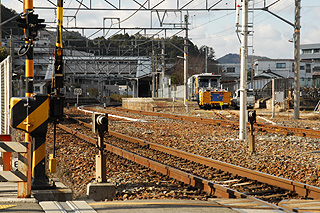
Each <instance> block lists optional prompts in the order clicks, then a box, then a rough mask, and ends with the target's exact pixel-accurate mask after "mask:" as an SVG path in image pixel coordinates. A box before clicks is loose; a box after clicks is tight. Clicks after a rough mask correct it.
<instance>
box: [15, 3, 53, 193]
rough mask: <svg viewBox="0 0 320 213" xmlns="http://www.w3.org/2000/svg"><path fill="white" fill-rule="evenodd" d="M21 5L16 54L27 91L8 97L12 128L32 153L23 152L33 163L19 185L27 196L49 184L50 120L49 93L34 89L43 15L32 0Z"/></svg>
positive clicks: (43, 26) (47, 186) (43, 25)
mask: <svg viewBox="0 0 320 213" xmlns="http://www.w3.org/2000/svg"><path fill="white" fill-rule="evenodd" d="M23 6H24V8H23V15H21V16H20V17H19V18H18V19H17V23H18V26H19V27H21V28H24V32H25V37H24V41H25V45H24V46H22V47H21V48H20V49H19V51H18V55H19V56H26V61H25V78H26V93H25V98H12V99H11V105H10V107H11V108H10V116H11V117H10V119H11V121H10V122H11V126H12V127H13V128H17V129H21V130H23V131H25V132H26V133H25V141H26V142H28V144H29V145H28V146H29V149H28V150H32V152H33V153H32V161H31V153H27V154H26V158H27V160H28V162H29V165H32V171H31V169H29V170H28V175H27V177H28V180H27V186H19V188H20V187H24V188H25V189H26V191H27V194H28V197H30V196H31V188H32V189H45V188H51V187H52V185H50V184H49V181H48V178H47V177H46V175H45V156H46V146H45V140H46V133H47V125H48V121H49V103H50V99H49V97H48V96H38V95H35V94H34V93H33V78H34V61H33V43H34V41H35V40H37V36H38V31H39V30H41V29H43V28H45V26H46V25H45V24H43V22H44V19H39V17H38V15H37V14H35V13H34V11H33V1H32V0H24V4H23ZM31 146H32V149H31ZM31 162H32V163H31ZM31 174H32V175H31ZM31 177H32V181H31ZM30 183H31V184H30Z"/></svg>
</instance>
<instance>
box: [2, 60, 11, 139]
mask: <svg viewBox="0 0 320 213" xmlns="http://www.w3.org/2000/svg"><path fill="white" fill-rule="evenodd" d="M0 76H1V77H0V78H1V80H0V88H1V94H0V134H1V135H3V134H10V127H9V104H10V98H11V96H12V59H11V56H8V57H7V58H6V59H5V60H3V61H2V62H1V63H0Z"/></svg>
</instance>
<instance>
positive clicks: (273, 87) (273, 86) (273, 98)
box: [271, 78, 276, 118]
mask: <svg viewBox="0 0 320 213" xmlns="http://www.w3.org/2000/svg"><path fill="white" fill-rule="evenodd" d="M274 92H275V83H274V78H273V79H272V116H271V118H274V110H275V109H274V104H275V99H276V98H275V94H274Z"/></svg>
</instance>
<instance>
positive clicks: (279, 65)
mask: <svg viewBox="0 0 320 213" xmlns="http://www.w3.org/2000/svg"><path fill="white" fill-rule="evenodd" d="M312 65H313V63H312V62H311V61H308V60H301V61H300V85H301V86H312V68H313V66H312ZM254 70H255V78H257V77H258V76H261V75H263V74H266V73H274V74H276V75H278V76H279V77H283V78H294V60H293V59H260V60H256V62H255V63H254Z"/></svg>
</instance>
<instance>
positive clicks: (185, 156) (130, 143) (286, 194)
mask: <svg viewBox="0 0 320 213" xmlns="http://www.w3.org/2000/svg"><path fill="white" fill-rule="evenodd" d="M68 118H69V119H72V118H71V117H70V116H69V117H68ZM73 120H74V121H76V122H78V123H81V124H82V126H84V127H87V128H91V125H90V124H88V123H85V122H83V121H79V120H77V119H73ZM59 127H60V128H62V129H64V130H65V131H68V132H70V133H71V134H74V135H76V136H77V137H79V138H82V139H84V140H87V141H89V142H90V143H94V144H95V143H96V139H94V138H90V137H88V136H86V135H84V134H81V133H80V132H79V130H77V131H75V130H72V129H70V128H68V127H65V126H63V125H59ZM109 135H110V136H112V137H113V138H116V139H117V141H116V142H114V144H113V145H112V144H107V145H106V149H107V150H108V151H110V152H114V153H116V154H118V155H120V156H122V157H125V158H127V159H129V160H131V161H134V162H136V163H139V164H141V165H143V166H146V167H149V168H151V169H154V170H156V171H158V172H161V173H162V174H165V175H169V176H170V177H173V178H175V179H177V180H179V181H182V182H184V183H187V184H190V185H192V186H194V187H197V188H200V189H201V190H204V191H206V192H207V193H209V194H212V193H213V194H214V195H216V196H219V197H228V198H235V197H236V198H237V197H238V198H240V197H241V198H244V197H250V199H251V196H250V195H253V196H256V197H258V198H260V199H264V200H268V201H270V202H274V203H277V202H278V201H279V200H281V199H283V198H293V197H297V196H296V195H298V196H299V197H304V198H314V199H319V198H320V188H318V187H313V186H310V185H307V184H303V183H299V182H295V181H291V180H288V179H284V178H279V177H276V176H273V175H268V174H265V173H261V172H257V171H252V170H249V169H246V168H243V167H239V166H235V165H232V164H228V163H224V162H221V161H216V160H213V159H209V158H205V157H202V156H199V155H194V154H191V153H187V152H183V151H181V150H177V149H173V148H170V147H166V146H162V145H159V144H155V143H150V142H147V141H144V140H141V139H137V138H133V137H130V136H127V135H123V134H119V133H116V132H112V131H109ZM107 141H114V140H107ZM123 143H125V144H126V145H122V146H121V148H120V147H118V146H120V144H123ZM115 145H117V146H115ZM125 149H127V150H130V151H126V150H125ZM142 149H144V151H141V150H142ZM133 150H134V152H137V153H139V154H138V155H137V154H134V153H132V152H131V151H133ZM139 150H140V152H139ZM146 150H153V151H152V153H151V154H149V156H159V155H167V156H166V157H163V158H162V159H161V162H168V161H170V159H173V158H175V162H177V161H180V162H181V161H182V162H184V163H186V164H181V165H180V166H179V168H180V167H181V168H188V169H185V171H181V170H179V169H178V168H175V167H174V166H171V165H170V166H168V165H163V164H161V163H159V162H156V161H154V159H152V158H150V157H149V158H144V157H142V156H143V155H145V153H146V152H147V151H146ZM148 152H150V151H148ZM194 164H196V165H197V167H196V168H201V171H200V172H198V173H202V174H203V173H204V174H205V175H202V176H199V175H195V174H194V173H195V172H193V174H190V173H189V172H190V168H192V166H193V165H194ZM208 168H209V170H212V171H208ZM211 168H214V169H211ZM186 170H187V172H186ZM191 170H196V169H191ZM198 170H199V169H198ZM230 173H232V174H233V175H230ZM208 177H210V178H209V179H210V180H208V179H207V178H208ZM257 181H259V182H257ZM217 183H219V184H217ZM221 184H223V185H227V186H228V187H231V188H232V189H230V188H227V187H224V186H221ZM241 190H242V192H238V191H241ZM255 199H256V198H255Z"/></svg>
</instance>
